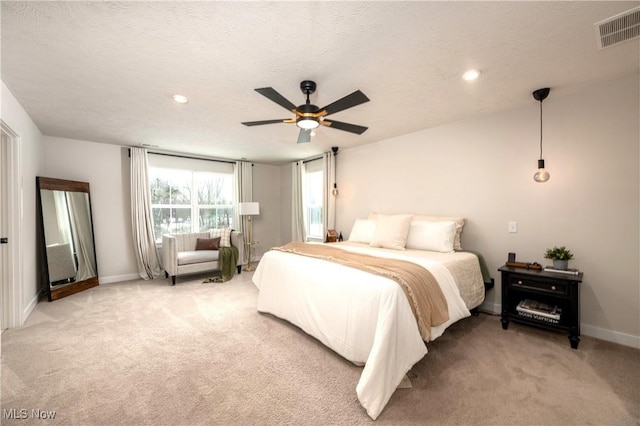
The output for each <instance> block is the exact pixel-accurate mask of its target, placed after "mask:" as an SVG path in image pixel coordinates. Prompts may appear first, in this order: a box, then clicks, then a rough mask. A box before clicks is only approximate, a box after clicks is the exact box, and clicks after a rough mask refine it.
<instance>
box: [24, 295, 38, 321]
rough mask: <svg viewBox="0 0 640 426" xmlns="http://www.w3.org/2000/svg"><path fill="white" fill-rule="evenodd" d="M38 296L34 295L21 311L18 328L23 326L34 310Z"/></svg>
mask: <svg viewBox="0 0 640 426" xmlns="http://www.w3.org/2000/svg"><path fill="white" fill-rule="evenodd" d="M39 296H40V293H38V294H36V295H35V296H34V297H33V299H31V301H30V302H29V304H28V305H27V306H26V307H25V308H24V311H22V318H20V327H22V326H23V325H24V322H25V321H26V320H27V318H29V315H31V312H33V310H34V309H35V308H36V305H37V304H38V299H39Z"/></svg>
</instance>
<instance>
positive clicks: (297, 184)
mask: <svg viewBox="0 0 640 426" xmlns="http://www.w3.org/2000/svg"><path fill="white" fill-rule="evenodd" d="M291 173H292V175H291V182H292V187H293V194H292V196H291V200H292V201H291V240H292V241H302V242H304V241H306V240H307V233H306V231H305V229H306V227H305V225H304V224H305V214H304V197H303V194H304V191H303V190H302V182H303V181H304V163H303V162H302V161H296V162H294V163H292V164H291Z"/></svg>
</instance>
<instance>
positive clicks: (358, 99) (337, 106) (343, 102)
mask: <svg viewBox="0 0 640 426" xmlns="http://www.w3.org/2000/svg"><path fill="white" fill-rule="evenodd" d="M365 102H369V98H367V96H366V95H365V94H364V93H362V92H361V91H359V90H356V91H355V92H353V93H351V94H350V95H347V96H345V97H344V98H342V99H338V100H337V101H335V102H333V103H330V104H329V105H327V106H326V107H324V108H320V112H321V113H323V114H321V116H323V115H329V114H335V113H336V112H339V111H343V110H345V109H347V108H351V107H354V106H356V105H360V104H363V103H365Z"/></svg>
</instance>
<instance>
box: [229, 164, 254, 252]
mask: <svg viewBox="0 0 640 426" xmlns="http://www.w3.org/2000/svg"><path fill="white" fill-rule="evenodd" d="M233 174H234V176H235V179H236V208H235V213H234V214H235V217H234V222H233V223H237V226H236V227H235V228H236V229H237V230H238V231H240V232H242V234H243V235H244V238H245V241H247V230H248V229H249V224H248V216H240V215H239V214H238V203H242V202H250V201H253V164H251V163H250V162H247V161H236V163H235V164H234V167H233ZM243 253H244V259H243V260H244V261H245V262H247V261H248V255H249V253H248V250H244V251H243Z"/></svg>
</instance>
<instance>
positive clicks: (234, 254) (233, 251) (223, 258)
mask: <svg viewBox="0 0 640 426" xmlns="http://www.w3.org/2000/svg"><path fill="white" fill-rule="evenodd" d="M218 263H219V265H220V271H221V272H222V274H221V275H220V276H215V277H211V278H207V279H206V280H204V282H205V283H224V282H227V281H229V280H230V279H231V278H233V275H234V274H235V272H236V265H237V264H238V248H237V247H235V246H231V247H220V248H219V254H218Z"/></svg>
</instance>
